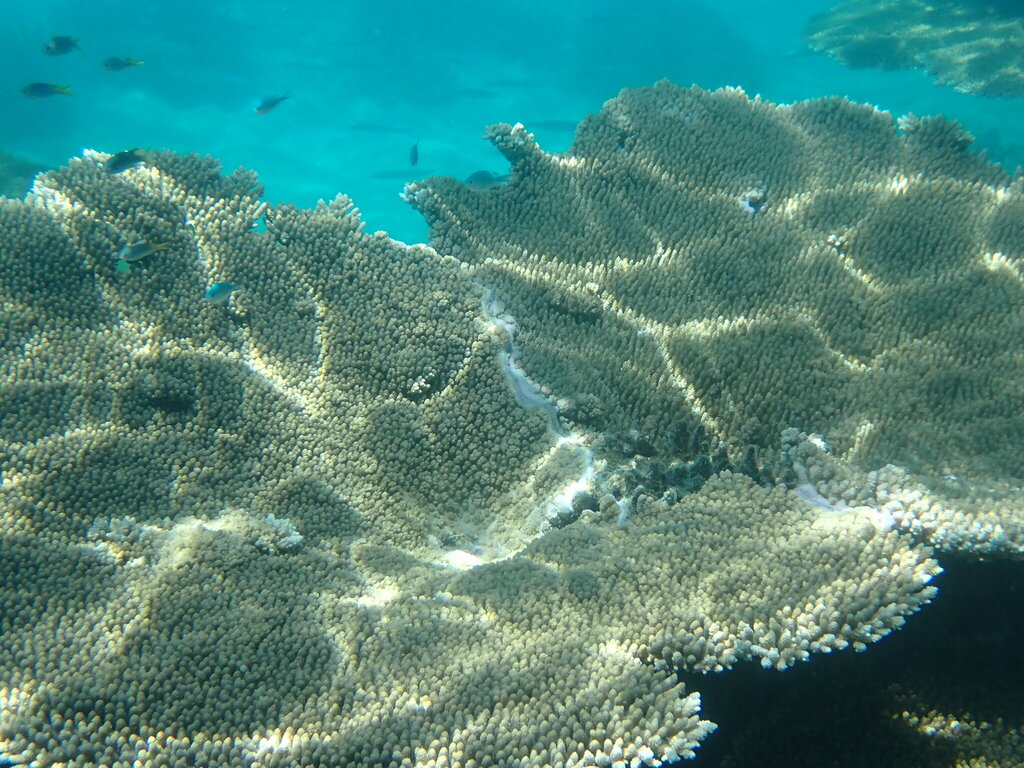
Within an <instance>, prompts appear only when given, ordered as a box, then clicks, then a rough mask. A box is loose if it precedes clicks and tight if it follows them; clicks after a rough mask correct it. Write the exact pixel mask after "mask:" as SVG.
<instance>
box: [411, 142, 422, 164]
mask: <svg viewBox="0 0 1024 768" xmlns="http://www.w3.org/2000/svg"><path fill="white" fill-rule="evenodd" d="M419 161H420V140H419V139H416V143H415V144H413V145H412V147H411V148H410V149H409V165H416V163H418V162H419Z"/></svg>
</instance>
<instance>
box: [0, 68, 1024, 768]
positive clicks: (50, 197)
mask: <svg viewBox="0 0 1024 768" xmlns="http://www.w3.org/2000/svg"><path fill="white" fill-rule="evenodd" d="M490 135H491V137H492V140H493V141H494V142H495V144H496V145H497V146H498V147H499V149H501V150H502V151H503V152H504V153H505V155H506V157H508V158H509V160H510V161H511V162H512V163H513V168H512V177H511V180H510V181H509V183H508V184H507V185H502V186H499V187H496V188H494V189H492V190H488V191H483V192H480V191H476V190H470V189H466V188H465V187H463V186H462V185H460V184H459V183H458V182H455V181H454V180H450V179H432V180H428V181H426V182H423V183H421V184H419V185H414V186H412V187H410V188H409V190H408V195H409V199H410V200H412V201H413V202H414V204H415V205H416V206H417V207H418V208H420V209H421V210H422V211H424V213H425V214H426V216H427V218H428V220H429V222H430V223H431V227H432V230H431V232H432V245H433V247H426V246H406V245H403V244H401V243H397V242H395V241H392V240H390V239H388V238H387V237H386V236H385V235H384V234H383V233H377V234H369V233H366V232H364V231H363V229H362V225H361V222H360V219H359V215H358V212H357V211H356V210H355V209H353V208H352V205H351V202H350V201H349V200H348V199H347V198H344V197H340V198H338V199H337V200H335V201H333V202H332V203H330V204H321V205H320V206H318V207H316V208H315V209H312V210H299V209H296V208H294V207H290V206H269V205H267V204H265V203H264V202H262V201H261V200H260V196H261V192H262V190H261V189H260V187H259V185H258V182H257V180H256V179H255V177H254V176H253V175H252V174H251V173H248V172H245V171H236V172H235V173H233V174H230V175H227V176H225V175H222V174H221V173H220V170H219V168H218V167H217V164H216V163H215V162H214V161H212V160H210V159H204V158H199V157H196V156H177V155H173V154H170V153H159V154H157V155H155V156H154V157H153V158H152V159H151V160H150V161H149V162H147V163H145V164H143V165H141V166H139V167H137V168H135V169H132V170H130V171H127V172H125V173H124V174H120V175H114V176H111V175H108V174H105V173H103V171H102V161H103V159H104V158H105V156H104V155H100V154H97V153H86V155H85V156H84V157H82V158H78V159H75V160H72V161H71V162H70V163H69V164H68V165H67V166H66V167H64V168H61V169H59V170H57V171H53V172H50V173H47V174H44V175H43V176H41V177H40V178H39V179H38V180H37V182H36V185H35V187H34V190H33V192H32V194H31V195H30V196H29V197H28V198H27V199H26V200H24V201H20V200H2V201H0V231H2V232H3V233H4V238H3V240H2V241H0V243H2V245H0V247H2V249H3V253H2V259H0V290H2V293H3V295H2V299H3V302H2V310H0V311H2V313H3V314H2V317H3V320H4V325H5V331H6V333H5V334H4V344H3V347H2V348H0V374H2V377H3V378H2V382H3V384H2V388H0V396H2V402H0V409H2V410H0V416H2V420H0V442H2V445H3V464H2V467H0V469H2V485H0V536H2V539H0V545H2V546H0V561H2V562H0V601H2V602H3V605H4V606H5V610H4V612H3V613H2V614H0V754H2V755H5V756H8V757H10V758H12V759H14V760H19V761H24V760H33V761H38V762H39V763H40V764H51V763H65V762H66V763H68V764H71V765H95V764H102V765H112V766H115V765H116V766H129V765H146V766H150V765H151V766H165V765H166V766H172V765H208V766H239V765H245V766H310V765H318V766H343V765H344V766H367V767H372V766H377V765H380V766H396V767H397V766H402V767H403V768H407V767H411V766H423V767H424V768H427V767H430V768H433V767H434V766H466V768H486V767H487V766H513V765H514V766H547V765H551V766H591V765H595V766H602V767H604V766H615V767H616V768H623V767H624V766H625V765H627V764H629V765H631V766H633V768H636V767H637V766H639V765H640V764H645V765H651V766H657V765H659V764H661V763H663V762H667V761H672V760H675V759H677V758H678V757H687V756H692V755H693V750H694V748H695V747H696V746H697V745H698V743H699V742H700V741H701V739H702V738H704V737H705V736H706V735H707V734H708V733H709V732H710V730H711V729H712V728H713V726H712V724H710V723H708V722H707V721H705V720H702V719H701V718H700V715H699V704H700V702H699V696H698V694H697V693H696V692H695V691H688V690H685V689H684V687H683V686H682V684H680V683H679V682H678V678H677V672H681V671H704V672H712V671H722V670H725V669H728V668H729V667H731V666H733V665H734V664H736V663H738V662H741V661H743V660H748V659H756V660H759V661H760V663H761V664H763V665H765V666H769V667H777V668H780V669H781V668H785V667H787V666H789V665H791V664H793V663H795V662H797V661H799V660H803V659H807V658H809V657H810V656H811V654H813V653H815V652H828V651H831V650H834V649H843V648H846V647H848V646H853V647H855V648H857V649H861V650H863V649H864V648H865V647H866V646H867V645H868V644H869V643H871V642H873V641H875V640H878V639H879V638H881V637H883V636H884V635H885V634H887V633H888V632H890V631H892V630H894V629H897V628H899V627H900V626H902V625H903V623H904V622H905V620H906V617H907V616H908V615H909V614H911V613H913V612H914V611H915V610H917V609H918V608H920V607H921V606H922V605H924V604H925V603H927V602H928V601H929V600H931V599H932V598H933V597H934V595H935V590H934V588H933V587H932V586H930V584H929V581H930V580H931V578H932V576H933V575H934V574H936V573H937V572H938V570H939V568H938V564H937V563H936V561H935V560H934V559H933V557H932V552H933V548H945V549H956V550H968V551H980V552H986V553H988V552H1004V553H1011V554H1013V553H1016V552H1018V551H1019V549H1020V546H1021V540H1022V539H1021V535H1020V531H1021V522H1020V512H1019V510H1020V509H1021V504H1020V503H1019V489H1018V488H1017V487H1016V486H1015V485H1014V478H1015V477H1017V476H1018V469H1019V464H1020V456H1019V453H1018V450H1017V446H1016V445H1015V444H1009V443H1007V444H996V443H994V442H993V441H992V440H991V439H990V438H991V437H992V436H993V435H1006V436H1007V437H1008V436H1009V435H1010V434H1011V432H1012V431H1013V430H1016V429H1018V425H1017V421H1016V420H1015V411H1013V407H1014V406H1013V403H1015V402H1016V400H1015V399H1014V396H1015V395H1016V394H1017V393H1018V390H1017V387H1018V384H1017V382H1018V381H1019V380H1020V375H1019V374H1020V370H1019V368H1020V365H1021V360H1020V359H1019V355H1014V354H1012V353H1011V352H1005V351H1004V345H1005V344H1006V343H1007V340H1008V339H1014V338H1018V337H1019V336H1020V334H1021V326H1020V320H1019V312H1020V306H1021V302H1020V295H1021V290H1020V289H1021V286H1020V272H1019V269H1020V267H1019V257H1020V248H1019V244H1018V239H1019V234H1018V233H1019V231H1020V230H1019V227H1018V226H1017V222H1018V221H1019V220H1020V217H1021V213H1022V211H1024V201H1022V197H1021V193H1020V189H1019V185H1018V184H1017V183H1016V182H1015V181H1014V180H1012V179H1009V178H1008V177H1007V176H1006V174H1005V173H1004V172H1003V171H1001V170H1000V169H998V168H996V167H994V166H991V165H989V164H987V163H986V162H985V161H983V160H981V159H979V158H977V157H975V156H973V155H971V154H970V153H969V152H968V151H967V146H968V143H969V142H968V140H967V139H966V137H965V136H964V135H963V134H962V133H961V132H960V131H959V130H958V129H957V128H956V127H955V126H951V125H948V124H946V123H944V122H942V121H941V120H924V121H917V122H913V123H905V124H904V125H903V126H902V130H897V127H896V126H895V125H894V124H893V121H892V119H891V118H890V117H889V116H888V115H886V114H884V113H880V112H877V111H875V110H873V109H871V108H869V107H861V106H857V105H853V104H850V103H848V102H845V101H842V100H825V101H817V102H809V103H807V104H800V105H794V106H792V107H781V106H777V105H773V104H769V103H767V102H762V101H759V100H753V101H751V100H750V99H748V98H747V97H746V96H745V95H744V94H742V93H741V92H739V91H735V90H725V91H719V92H716V93H708V92H705V91H701V90H699V89H679V88H676V87H674V86H671V85H669V84H667V83H661V84H658V85H657V86H654V87H652V88H646V89H640V90H636V91H625V92H623V94H622V95H621V96H620V97H619V98H617V99H615V100H613V101H611V102H609V103H608V104H607V105H605V108H604V109H603V110H602V111H601V113H599V114H597V115H594V116H592V117H590V118H588V119H587V120H586V121H585V122H584V123H583V124H582V125H581V127H580V129H579V131H578V133H577V138H576V142H575V143H574V145H573V147H572V149H571V150H570V151H569V152H568V153H566V154H564V155H551V154H547V153H544V152H543V151H542V150H541V149H540V148H539V147H538V146H537V145H536V144H535V143H534V142H533V140H532V138H531V137H530V136H529V134H528V133H527V132H526V131H525V130H524V129H523V128H521V127H511V126H498V127H496V128H494V129H493V130H492V131H491V134H490ZM261 220H262V221H263V222H264V223H265V228H261V227H254V224H256V223H257V222H259V221H261ZM264 229H265V231H264ZM142 240H144V241H148V242H153V243H169V244H170V246H171V247H169V248H167V249H165V250H163V251H159V252H157V253H154V254H152V255H151V256H149V257H147V258H146V259H144V260H142V261H140V262H137V263H136V264H135V265H133V267H132V269H131V270H130V271H128V272H123V271H120V270H119V269H118V268H116V266H115V263H116V256H115V254H116V253H117V251H118V249H119V248H120V247H121V246H122V245H123V244H124V243H126V242H138V241H142ZM219 281H231V282H233V283H236V284H237V285H239V286H241V289H240V290H239V291H237V292H236V293H235V294H234V296H233V297H232V299H231V301H230V303H229V304H227V305H214V304H210V303H207V302H203V301H202V300H201V298H202V296H203V293H204V291H205V290H206V288H207V287H208V286H209V285H211V284H212V283H215V282H219ZM953 472H956V473H957V479H956V480H955V482H954V481H952V480H948V479H943V476H944V475H946V476H948V475H950V474H951V473H953ZM936 477H938V478H939V479H936ZM684 480H685V481H686V482H684Z"/></svg>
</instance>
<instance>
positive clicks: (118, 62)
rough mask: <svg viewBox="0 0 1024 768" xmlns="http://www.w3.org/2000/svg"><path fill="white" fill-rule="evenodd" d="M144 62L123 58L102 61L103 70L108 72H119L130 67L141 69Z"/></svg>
mask: <svg viewBox="0 0 1024 768" xmlns="http://www.w3.org/2000/svg"><path fill="white" fill-rule="evenodd" d="M145 63H146V62H144V61H142V60H141V59H127V58H125V57H124V56H111V57H110V58H109V59H104V60H103V68H104V69H105V70H107V71H108V72H120V71H121V70H122V69H129V68H130V67H141V66H142V65H143V64H145Z"/></svg>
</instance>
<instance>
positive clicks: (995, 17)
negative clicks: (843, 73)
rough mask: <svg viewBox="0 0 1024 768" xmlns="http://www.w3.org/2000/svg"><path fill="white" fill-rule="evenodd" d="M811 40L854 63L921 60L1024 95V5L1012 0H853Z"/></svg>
mask: <svg viewBox="0 0 1024 768" xmlns="http://www.w3.org/2000/svg"><path fill="white" fill-rule="evenodd" d="M804 39H805V41H806V42H807V44H808V45H809V46H810V47H811V48H812V49H813V50H815V51H823V52H827V53H828V54H829V55H830V56H833V57H834V58H836V59H837V60H839V61H841V62H842V63H843V64H846V65H847V66H849V67H854V68H862V67H877V68H881V69H907V68H914V67H920V68H923V69H927V70H928V72H929V73H930V74H931V75H932V76H933V77H935V79H936V80H937V81H938V82H939V83H941V84H943V85H950V86H952V87H954V88H956V89H957V90H958V91H965V92H967V93H977V94H981V95H983V96H997V97H1015V96H1024V11H1022V9H1021V7H1020V5H1019V3H1015V2H1011V0H1000V2H993V1H992V0H940V2H925V0H883V2H878V0H846V1H845V2H842V3H839V4H838V5H836V6H835V7H834V8H832V9H831V10H830V11H828V12H826V13H823V14H819V15H818V16H815V17H814V19H813V20H812V21H811V23H810V24H809V25H808V27H807V29H806V31H805V32H804Z"/></svg>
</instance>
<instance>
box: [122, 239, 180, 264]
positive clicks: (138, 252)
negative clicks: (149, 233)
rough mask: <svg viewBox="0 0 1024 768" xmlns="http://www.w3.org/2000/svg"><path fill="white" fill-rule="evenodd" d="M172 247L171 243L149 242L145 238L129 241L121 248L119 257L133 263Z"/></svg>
mask: <svg viewBox="0 0 1024 768" xmlns="http://www.w3.org/2000/svg"><path fill="white" fill-rule="evenodd" d="M170 247H171V244H170V243H149V242H146V241H145V240H140V241H139V242H137V243H128V244H127V245H125V246H124V247H122V248H121V250H120V251H118V252H117V258H119V259H120V260H121V261H127V262H128V263H131V262H133V261H138V260H139V259H144V258H146V257H147V256H149V255H151V254H154V253H156V252H157V251H162V250H164V249H166V248H170Z"/></svg>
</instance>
